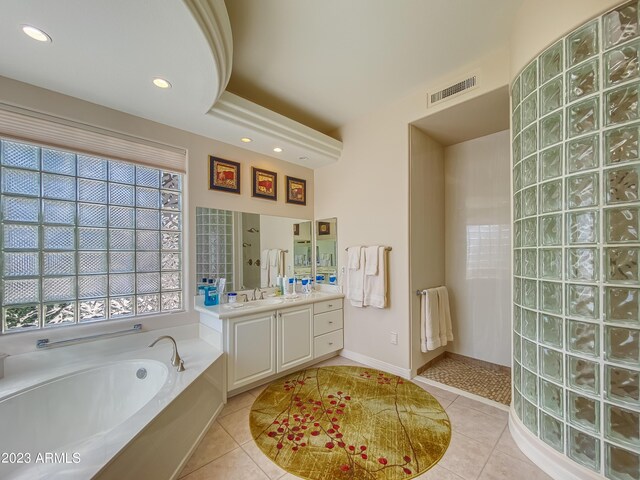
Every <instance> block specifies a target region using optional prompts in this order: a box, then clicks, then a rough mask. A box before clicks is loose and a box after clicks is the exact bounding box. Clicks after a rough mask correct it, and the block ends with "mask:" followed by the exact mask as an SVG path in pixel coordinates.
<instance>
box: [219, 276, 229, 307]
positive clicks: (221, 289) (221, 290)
mask: <svg viewBox="0 0 640 480" xmlns="http://www.w3.org/2000/svg"><path fill="white" fill-rule="evenodd" d="M226 285H227V279H226V278H220V279H218V299H219V300H220V303H223V300H224V298H225V296H224V288H225V286H226Z"/></svg>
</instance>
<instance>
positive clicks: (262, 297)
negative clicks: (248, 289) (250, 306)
mask: <svg viewBox="0 0 640 480" xmlns="http://www.w3.org/2000/svg"><path fill="white" fill-rule="evenodd" d="M256 292H260V300H264V290H261V289H260V287H256V288H254V289H253V298H252V299H251V300H258V297H257V296H256Z"/></svg>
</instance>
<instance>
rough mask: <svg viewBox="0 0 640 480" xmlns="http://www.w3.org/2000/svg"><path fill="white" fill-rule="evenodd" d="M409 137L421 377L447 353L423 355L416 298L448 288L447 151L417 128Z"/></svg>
mask: <svg viewBox="0 0 640 480" xmlns="http://www.w3.org/2000/svg"><path fill="white" fill-rule="evenodd" d="M409 134H410V137H411V138H410V142H411V143H410V145H411V151H410V153H409V194H410V198H409V219H410V221H409V255H410V262H409V272H410V276H411V282H410V285H409V290H410V293H411V294H412V295H411V312H410V313H411V365H412V368H413V369H414V370H416V371H415V372H414V373H417V369H418V368H420V367H421V366H423V365H424V364H425V363H427V362H428V361H429V360H432V359H433V358H435V357H437V356H438V355H440V354H442V353H443V352H444V350H445V348H442V347H441V348H437V349H436V350H433V351H429V352H426V353H424V352H422V351H421V349H420V343H421V342H420V340H421V338H420V322H421V311H420V301H421V299H420V297H418V296H417V295H415V294H414V293H415V291H416V290H424V289H425V288H433V287H439V286H440V285H444V284H445V258H444V252H445V211H444V148H442V146H441V145H440V144H439V143H437V142H436V141H434V140H433V139H432V138H431V137H429V136H428V135H427V134H426V133H424V132H423V131H421V130H419V129H417V128H416V127H414V126H411V127H410V131H409Z"/></svg>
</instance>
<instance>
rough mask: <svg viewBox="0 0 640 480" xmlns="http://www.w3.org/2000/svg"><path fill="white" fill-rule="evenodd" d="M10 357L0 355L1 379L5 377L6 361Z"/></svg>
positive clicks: (4, 354) (3, 354)
mask: <svg viewBox="0 0 640 480" xmlns="http://www.w3.org/2000/svg"><path fill="white" fill-rule="evenodd" d="M8 356H9V355H7V354H6V353H0V378H2V377H4V359H5V358H7V357H8Z"/></svg>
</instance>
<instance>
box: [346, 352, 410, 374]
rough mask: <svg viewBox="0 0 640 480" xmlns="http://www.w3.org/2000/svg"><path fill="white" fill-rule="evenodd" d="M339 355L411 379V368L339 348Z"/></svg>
mask: <svg viewBox="0 0 640 480" xmlns="http://www.w3.org/2000/svg"><path fill="white" fill-rule="evenodd" d="M340 356H341V357H344V358H348V359H349V360H353V361H354V362H359V363H362V364H364V365H367V366H369V367H371V368H377V369H378V370H384V371H385V372H389V373H393V374H394V375H398V376H399V377H402V378H406V379H407V380H411V369H410V368H401V367H398V366H396V365H392V364H390V363H387V362H383V361H382V360H378V359H376V358H371V357H368V356H366V355H362V354H361V353H356V352H352V351H351V350H344V349H343V350H341V351H340Z"/></svg>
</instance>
